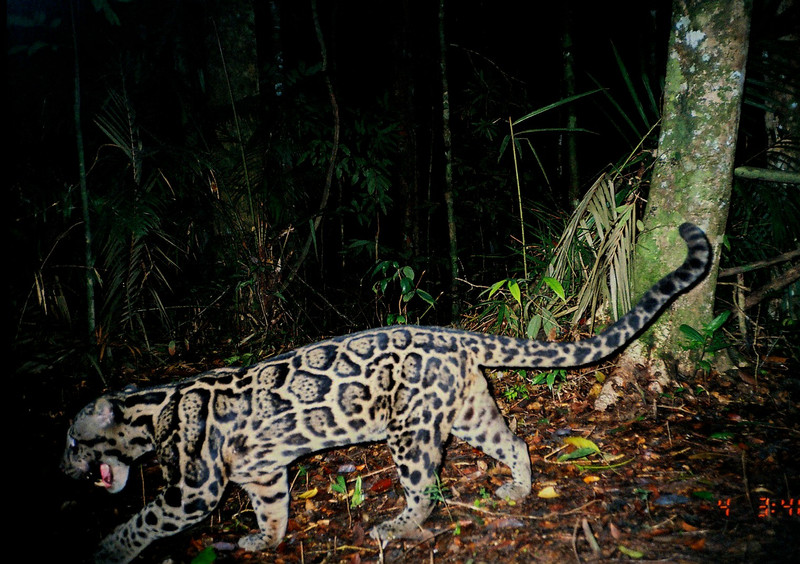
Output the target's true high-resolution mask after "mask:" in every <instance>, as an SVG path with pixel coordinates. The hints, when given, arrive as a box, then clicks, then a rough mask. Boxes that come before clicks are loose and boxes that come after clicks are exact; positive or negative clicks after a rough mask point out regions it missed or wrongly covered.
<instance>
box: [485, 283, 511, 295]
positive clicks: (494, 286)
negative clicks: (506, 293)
mask: <svg viewBox="0 0 800 564" xmlns="http://www.w3.org/2000/svg"><path fill="white" fill-rule="evenodd" d="M506 282H507V280H499V281H497V282H495V283H494V284H492V287H491V288H489V297H490V298H491V297H492V296H494V295H495V294H496V293H497V290H499V289H500V288H501V287H502V286H503V284H505V283H506Z"/></svg>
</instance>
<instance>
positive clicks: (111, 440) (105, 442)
mask: <svg viewBox="0 0 800 564" xmlns="http://www.w3.org/2000/svg"><path fill="white" fill-rule="evenodd" d="M128 428H129V427H128V426H126V425H125V424H124V422H123V421H122V413H121V410H120V408H119V405H118V404H117V403H116V402H115V401H113V399H111V398H108V397H105V396H104V397H101V398H99V399H97V400H95V401H93V402H92V403H90V404H89V405H87V406H86V407H84V408H83V409H82V410H81V411H80V413H78V416H77V417H76V418H75V420H74V421H73V423H72V426H71V427H70V429H69V431H68V432H67V447H66V449H65V450H64V457H63V458H62V460H61V470H62V471H63V472H64V473H66V474H67V475H68V476H70V477H72V478H76V479H95V485H97V486H101V487H104V488H105V489H106V490H107V491H108V492H110V493H117V492H118V491H120V490H121V489H122V488H124V487H125V483H126V482H127V481H128V472H129V470H130V464H131V462H132V460H133V458H135V457H136V456H135V455H136V453H132V452H130V450H131V449H130V445H131V442H130V440H129V438H128V437H126V432H127V431H128Z"/></svg>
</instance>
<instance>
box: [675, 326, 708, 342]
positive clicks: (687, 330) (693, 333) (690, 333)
mask: <svg viewBox="0 0 800 564" xmlns="http://www.w3.org/2000/svg"><path fill="white" fill-rule="evenodd" d="M679 329H680V332H681V333H683V334H684V335H686V336H687V337H688V338H689V339H690V340H692V341H694V342H696V343H702V342H704V341H705V339H704V338H703V336H702V335H701V334H700V333H699V332H698V331H697V329H695V328H694V327H692V326H690V325H681V326H680V327H679Z"/></svg>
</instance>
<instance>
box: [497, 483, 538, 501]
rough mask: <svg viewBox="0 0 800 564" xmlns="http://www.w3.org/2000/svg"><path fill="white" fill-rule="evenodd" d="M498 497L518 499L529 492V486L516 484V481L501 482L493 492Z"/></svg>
mask: <svg viewBox="0 0 800 564" xmlns="http://www.w3.org/2000/svg"><path fill="white" fill-rule="evenodd" d="M495 493H496V494H497V497H499V498H500V499H510V500H511V501H520V500H522V499H524V498H525V497H527V495H528V494H529V493H531V487H530V486H529V485H528V486H525V485H522V484H518V483H516V482H508V483H507V484H503V485H502V486H500V487H499V488H497V491H496V492H495Z"/></svg>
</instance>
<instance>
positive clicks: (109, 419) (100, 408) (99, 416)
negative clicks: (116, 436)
mask: <svg viewBox="0 0 800 564" xmlns="http://www.w3.org/2000/svg"><path fill="white" fill-rule="evenodd" d="M92 417H93V418H94V420H95V421H96V422H97V424H98V425H99V426H100V427H101V428H106V427H111V426H112V425H113V424H114V423H115V421H116V408H115V407H114V404H113V403H111V402H110V401H109V400H108V399H107V398H99V399H98V400H97V401H95V402H94V406H92Z"/></svg>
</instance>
